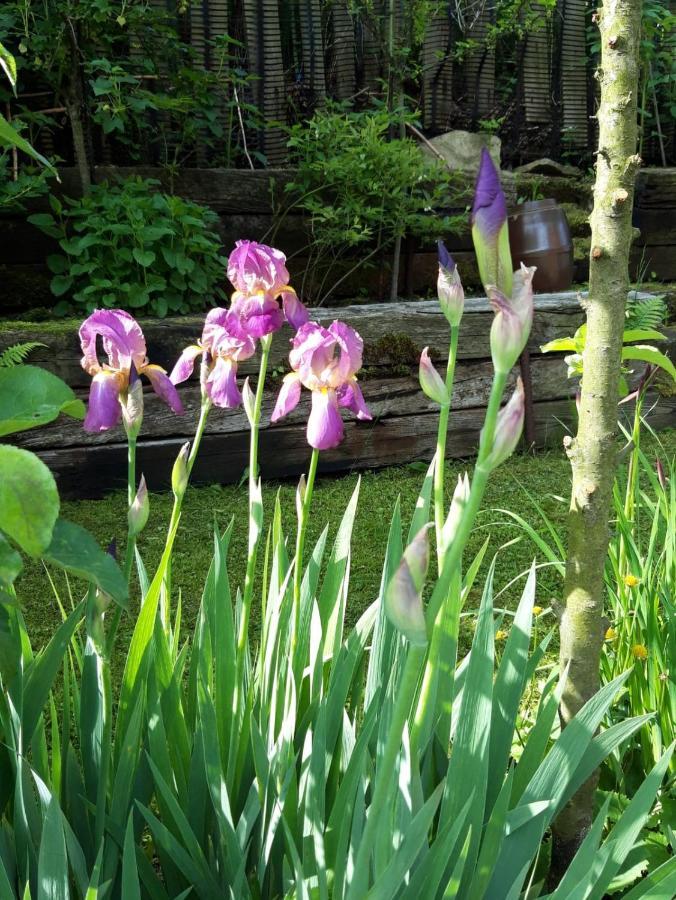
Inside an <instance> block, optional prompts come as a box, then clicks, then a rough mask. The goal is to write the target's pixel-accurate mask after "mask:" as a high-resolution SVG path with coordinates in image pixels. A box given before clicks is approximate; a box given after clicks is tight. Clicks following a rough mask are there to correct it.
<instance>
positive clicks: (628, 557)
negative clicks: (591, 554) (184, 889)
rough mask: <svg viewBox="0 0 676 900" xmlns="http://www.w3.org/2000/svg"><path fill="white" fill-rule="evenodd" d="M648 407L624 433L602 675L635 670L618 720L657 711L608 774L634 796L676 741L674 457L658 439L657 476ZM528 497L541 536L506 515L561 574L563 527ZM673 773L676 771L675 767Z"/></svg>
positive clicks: (608, 782) (612, 784)
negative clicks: (649, 448)
mask: <svg viewBox="0 0 676 900" xmlns="http://www.w3.org/2000/svg"><path fill="white" fill-rule="evenodd" d="M643 402H644V396H643V395H642V394H639V396H638V399H637V407H636V411H635V414H634V421H633V426H632V429H631V431H626V430H625V435H626V437H627V440H628V441H630V442H631V443H630V444H628V446H629V447H631V452H630V454H629V456H628V461H627V464H626V467H624V468H623V469H622V470H621V471H620V473H619V474H618V476H617V478H616V481H615V485H614V489H613V500H614V526H613V530H612V532H611V539H610V548H609V554H608V562H607V564H606V571H605V585H606V592H607V601H606V615H607V628H608V631H607V633H606V640H605V653H604V656H603V660H602V675H603V678H604V680H605V681H608V682H609V681H611V680H612V679H613V678H616V677H617V675H618V674H619V673H620V672H629V678H628V680H627V682H626V686H625V689H624V691H623V692H622V694H621V696H620V702H619V703H618V705H617V707H616V708H615V710H614V712H613V718H614V719H615V721H617V722H621V721H622V720H623V719H625V717H630V716H633V715H639V714H641V713H643V712H645V711H648V712H650V713H652V714H654V718H651V720H649V721H648V722H646V723H645V724H644V725H643V727H642V728H641V729H640V731H638V732H637V734H636V736H635V738H634V739H633V740H632V741H631V743H630V744H629V746H628V748H627V753H626V756H625V758H624V760H623V761H622V762H621V763H620V761H619V760H618V759H616V758H615V757H611V758H610V759H609V761H608V764H607V768H606V769H605V775H604V776H603V777H602V784H604V785H605V786H606V787H609V788H615V789H618V790H620V791H621V792H622V793H623V794H626V795H628V796H631V794H633V792H634V791H635V790H636V789H637V787H638V785H639V784H640V782H641V780H642V779H643V777H644V776H645V775H646V774H647V772H648V771H649V770H650V769H651V768H652V766H653V765H655V763H656V762H657V760H658V758H659V757H660V755H661V753H662V749H663V748H664V747H667V746H668V745H669V744H670V743H671V742H672V741H673V740H675V739H676V682H674V679H673V677H672V670H673V648H674V646H676V630H675V623H676V615H675V614H676V609H675V608H674V600H673V585H674V583H676V582H675V579H676V527H675V523H676V468H675V466H674V459H673V457H671V456H670V455H669V453H668V452H667V451H666V450H665V449H663V448H661V447H660V443H659V441H657V440H656V443H655V445H654V453H655V456H656V457H657V459H659V460H660V467H661V468H660V470H659V471H658V470H656V467H655V460H654V459H650V458H649V457H648V456H647V455H646V453H645V452H644V451H643V449H642V447H641V438H642V434H641V430H642V427H646V426H645V425H643V424H642V419H641V415H642V406H643ZM623 430H624V429H623ZM530 499H531V502H533V505H534V507H535V509H536V511H537V514H538V516H539V519H540V522H538V523H537V525H536V528H537V529H539V531H538V530H535V528H534V527H533V525H532V524H531V523H529V522H528V521H526V519H523V518H521V517H520V516H517V515H515V514H513V513H508V515H509V516H510V517H511V518H513V519H514V520H515V521H517V523H518V524H519V525H521V526H522V527H523V529H524V531H525V532H526V534H528V536H529V537H530V538H531V540H533V541H534V542H536V543H537V545H538V547H539V549H540V552H541V553H542V554H543V555H544V556H545V558H546V559H547V560H548V561H549V563H550V565H553V566H554V567H555V569H556V571H558V572H559V573H560V575H561V577H563V575H564V568H565V548H564V543H563V541H562V539H561V535H560V532H559V530H558V527H557V525H556V523H555V522H554V521H553V520H552V518H551V517H550V516H548V515H547V514H545V512H544V511H543V510H542V508H541V507H539V506H538V505H537V504H535V502H534V501H533V498H530ZM562 502H563V501H562ZM543 526H544V527H543ZM546 532H548V533H549V537H547V536H545V535H546ZM670 772H671V773H672V775H673V774H674V773H676V769H675V768H674V764H673V762H672V764H671V766H670Z"/></svg>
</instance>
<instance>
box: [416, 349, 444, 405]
mask: <svg viewBox="0 0 676 900" xmlns="http://www.w3.org/2000/svg"><path fill="white" fill-rule="evenodd" d="M428 350H429V348H428V347H425V349H424V350H423V352H422V353H421V354H420V367H419V369H418V377H419V378H420V387H421V388H422V390H423V393H424V394H426V395H427V396H428V397H429V398H430V400H434V402H435V403H438V404H439V405H440V406H448V404H449V403H450V398H449V396H448V391H447V390H446V385H445V384H444V381H443V379H442V377H441V375H440V374H439V373H438V372H437V370H436V369H435V368H434V366H433V365H432V360H431V359H430V355H429V352H428Z"/></svg>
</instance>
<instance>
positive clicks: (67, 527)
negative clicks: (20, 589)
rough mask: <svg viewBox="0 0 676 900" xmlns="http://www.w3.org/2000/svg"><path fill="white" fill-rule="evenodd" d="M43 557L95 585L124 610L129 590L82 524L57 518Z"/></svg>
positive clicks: (121, 575) (107, 554)
mask: <svg viewBox="0 0 676 900" xmlns="http://www.w3.org/2000/svg"><path fill="white" fill-rule="evenodd" d="M42 555H43V557H44V559H46V560H47V562H52V563H55V564H56V565H57V566H59V567H60V568H62V569H65V570H66V571H67V572H71V573H72V574H73V575H77V576H79V577H80V578H84V579H86V580H87V581H89V582H90V583H91V584H95V585H96V586H97V587H98V588H99V590H101V591H103V593H104V594H108V595H109V596H110V597H112V598H113V600H114V601H115V602H116V603H118V604H119V605H120V606H122V607H124V608H126V606H127V600H128V598H129V591H128V588H127V582H126V580H125V577H124V575H123V574H122V571H121V569H120V567H119V566H118V564H117V563H116V562H115V560H114V559H113V557H112V556H111V555H110V554H109V553H106V552H105V550H103V549H102V548H101V547H100V546H99V544H98V543H97V541H96V539H95V538H94V537H93V536H92V535H91V534H90V533H89V532H88V531H87V530H86V529H85V528H82V526H81V525H76V524H75V523H74V522H68V521H66V519H58V520H57V522H56V524H55V526H54V533H53V535H52V541H51V543H50V545H49V547H47V549H46V550H45V552H44V553H43V554H42Z"/></svg>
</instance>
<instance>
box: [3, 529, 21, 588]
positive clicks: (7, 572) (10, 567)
mask: <svg viewBox="0 0 676 900" xmlns="http://www.w3.org/2000/svg"><path fill="white" fill-rule="evenodd" d="M22 567H23V562H22V561H21V557H20V556H19V554H18V553H17V552H16V550H14V549H13V548H12V546H11V545H10V543H9V541H8V540H7V539H6V538H5V536H4V535H3V534H2V533H0V591H2V590H3V589H4V590H6V589H7V588H8V587H10V586H11V585H12V584H13V583H14V581H15V579H16V577H17V575H18V574H19V572H20V571H21V569H22ZM1 597H2V594H0V598H1Z"/></svg>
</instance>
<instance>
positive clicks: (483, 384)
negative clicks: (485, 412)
mask: <svg viewBox="0 0 676 900" xmlns="http://www.w3.org/2000/svg"><path fill="white" fill-rule="evenodd" d="M531 370H532V373H533V389H534V398H535V400H536V401H544V400H560V399H563V398H566V397H570V396H571V393H572V389H573V387H572V384H571V382H570V381H569V380H568V379H567V377H566V366H565V364H564V363H563V361H562V360H561V358H560V357H558V356H547V357H542V356H541V357H539V358H536V359H534V360H533V361H532V364H531ZM516 374H517V373H516V369H515V370H514V372H513V373H512V377H511V379H510V384H509V385H508V390H509V389H511V387H512V386H513V384H514V381H515V379H516ZM492 378H493V367H492V365H491V362H490V360H481V361H478V362H474V361H466V362H461V363H459V364H458V367H457V371H456V377H455V384H454V391H453V409H454V410H459V409H471V408H473V407H483V406H485V405H486V403H487V401H488V395H489V393H490V388H491V381H492ZM276 381H277V383H276V384H274V385H272V386H271V387H269V388H268V389H266V391H265V394H264V397H263V418H262V422H263V425H262V427H263V428H264V429H266V428H270V427H273V426H271V425H270V416H271V415H272V410H273V408H274V405H275V400H276V398H277V393H278V391H279V387H280V383H279V379H276ZM360 384H361V387H362V390H363V393H364V397H365V399H366V402H367V404H368V406H369V409H370V410H371V413H372V414H373V417H374V419H385V418H390V417H397V416H408V415H418V414H421V413H428V412H429V413H432V412H434V411H435V409H437V408H438V407H435V404H434V403H433V402H432V401H431V400H428V398H427V397H426V396H425V395H424V394H423V393H422V391H421V390H420V385H419V383H418V377H417V373H416V372H412V373H411V374H410V375H403V376H399V377H396V376H395V377H393V376H390V375H388V376H385V377H382V376H380V377H378V376H376V377H367V378H366V379H361V380H360ZM78 393H79V395H80V396H82V398H83V399H86V390H85V389H81V390H79V391H78ZM180 394H181V399H182V401H183V405H184V408H185V414H184V415H183V416H176V415H174V414H173V413H172V412H170V411H169V410H168V408H167V406H166V405H165V404H164V403H163V402H162V401H161V400H160V399H159V397H158V396H157V395H156V394H154V393H152V391H150V390H147V391H146V393H145V410H144V417H143V434H144V435H145V436H146V437H152V438H153V439H155V438H165V437H181V438H183V439H184V440H187V439H188V438H190V437H192V435H193V434H194V433H195V427H196V425H197V419H198V417H199V412H200V389H199V385H198V383H197V379H193V380H192V381H190V382H187V383H186V384H185V385H181V387H180ZM309 411H310V410H309V393H305V392H304V394H303V397H302V400H301V403H300V404H299V406H298V407H297V408H296V409H295V410H294V411H293V412H292V413H290V415H289V416H288V417H287V418H286V419H285V424H286V425H293V424H302V423H304V422H306V421H307V417H308V414H309ZM349 418H350V416H349V415H346V420H349ZM451 427H453V419H452V418H451ZM245 431H248V424H247V420H246V415H245V413H244V410H243V409H241V408H240V409H235V410H227V411H226V410H221V409H213V410H212V411H211V414H210V416H209V421H208V424H207V429H206V433H207V434H223V435H226V434H237V433H239V432H245ZM122 439H123V431H122V428H121V426H120V427H119V428H116V429H111V430H110V431H104V432H102V433H101V434H93V435H88V434H86V433H85V432H84V431H83V430H82V423H81V422H78V421H76V420H74V419H68V418H65V417H63V418H61V419H59V420H58V421H56V422H52V423H50V424H49V425H43V426H42V427H40V428H38V429H32V430H30V431H25V432H23V433H22V434H20V435H17V436H16V443H17V444H19V445H20V446H22V447H26V448H28V449H31V450H37V449H41V450H44V449H51V448H59V449H63V448H66V447H77V446H82V445H85V444H87V445H90V446H92V447H102V446H105V445H107V444H114V443H119V442H120V440H122Z"/></svg>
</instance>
